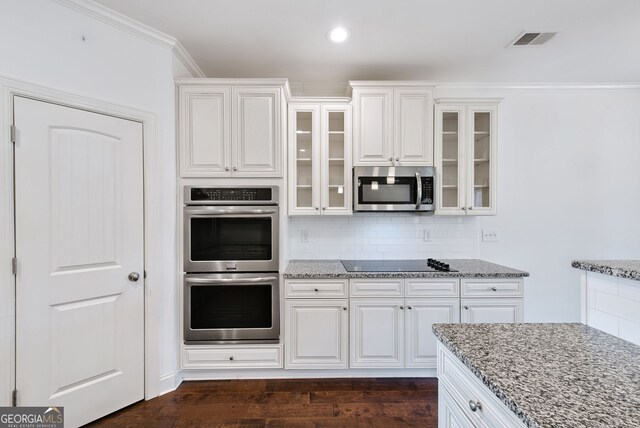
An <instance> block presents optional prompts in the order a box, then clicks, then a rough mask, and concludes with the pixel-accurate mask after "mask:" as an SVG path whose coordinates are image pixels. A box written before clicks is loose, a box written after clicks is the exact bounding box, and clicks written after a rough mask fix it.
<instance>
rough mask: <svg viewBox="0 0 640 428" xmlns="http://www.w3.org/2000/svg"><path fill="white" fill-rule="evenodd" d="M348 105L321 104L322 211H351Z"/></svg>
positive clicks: (336, 212) (338, 212)
mask: <svg viewBox="0 0 640 428" xmlns="http://www.w3.org/2000/svg"><path fill="white" fill-rule="evenodd" d="M350 108H351V107H350V106H349V105H335V106H334V105H325V106H323V107H322V120H323V125H322V129H323V141H322V143H323V151H322V153H323V155H322V162H323V165H322V174H321V175H322V186H323V189H322V213H323V214H327V215H338V214H351V212H352V209H351V205H352V202H351V191H350V189H351V168H350V164H351V157H350V155H351V132H350V126H351V110H350Z"/></svg>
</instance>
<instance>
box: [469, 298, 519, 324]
mask: <svg viewBox="0 0 640 428" xmlns="http://www.w3.org/2000/svg"><path fill="white" fill-rule="evenodd" d="M460 305H461V307H462V309H461V311H460V313H461V322H463V323H517V322H522V299H462V300H461V301H460Z"/></svg>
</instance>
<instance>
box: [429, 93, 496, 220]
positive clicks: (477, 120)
mask: <svg viewBox="0 0 640 428" xmlns="http://www.w3.org/2000/svg"><path fill="white" fill-rule="evenodd" d="M499 101H500V100H496V99H491V100H479V99H474V100H437V101H436V107H435V118H436V119H435V120H436V123H435V147H434V157H435V167H436V174H437V179H436V182H437V186H436V214H438V215H447V214H450V215H495V214H496V164H497V162H496V154H497V121H498V102H499Z"/></svg>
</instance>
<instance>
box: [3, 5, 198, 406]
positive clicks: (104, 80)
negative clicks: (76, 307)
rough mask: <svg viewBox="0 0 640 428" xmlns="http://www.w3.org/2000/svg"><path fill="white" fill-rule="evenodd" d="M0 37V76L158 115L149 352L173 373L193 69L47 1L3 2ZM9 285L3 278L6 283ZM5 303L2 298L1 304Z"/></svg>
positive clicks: (151, 45) (149, 44) (125, 34)
mask: <svg viewBox="0 0 640 428" xmlns="http://www.w3.org/2000/svg"><path fill="white" fill-rule="evenodd" d="M83 36H84V38H85V40H84V41H83V40H82V37H83ZM0 40H2V43H0V58H2V61H0V75H1V76H3V77H8V78H13V79H17V80H20V81H24V82H28V83H32V84H37V85H41V86H44V87H48V88H51V89H56V90H61V91H65V92H69V93H73V94H76V95H81V96H86V97H89V98H94V99H98V100H101V101H104V102H109V103H113V104H119V105H123V106H126V107H129V108H135V109H139V110H143V111H146V112H150V113H153V114H155V116H156V123H157V129H156V133H157V139H156V144H158V145H159V146H160V147H158V149H159V150H157V151H156V153H157V156H156V158H154V159H151V163H150V164H148V165H150V169H151V171H149V173H150V174H153V177H154V180H155V183H154V185H155V186H158V188H159V189H161V197H160V198H161V199H160V200H159V201H155V204H156V205H157V206H159V207H160V208H161V209H159V210H157V212H156V213H155V214H154V215H156V216H157V217H156V218H155V219H154V221H155V222H157V223H160V224H161V225H162V233H161V234H158V235H157V236H150V237H148V238H149V243H150V245H149V249H150V252H151V255H152V256H153V260H152V263H153V264H154V266H153V269H151V271H153V272H156V274H155V276H154V277H152V278H149V280H150V281H151V283H152V285H153V289H154V293H156V295H160V296H161V300H162V306H161V307H160V308H157V314H158V318H159V320H160V322H161V323H162V324H161V329H162V332H163V334H162V335H161V337H159V338H158V340H159V345H158V349H156V350H153V352H157V354H158V356H159V360H160V372H159V373H158V377H159V378H160V377H161V376H162V375H165V374H170V373H173V372H174V371H175V370H176V367H177V342H176V341H177V327H176V326H177V321H176V314H177V310H176V305H175V291H176V290H175V236H176V233H175V232H176V230H175V226H176V220H175V215H176V196H175V186H176V180H175V176H176V175H175V174H176V173H175V165H176V162H175V108H174V106H175V104H174V83H173V79H174V77H191V75H190V74H188V73H187V71H186V68H185V67H184V66H183V65H182V64H181V63H179V62H178V61H176V59H175V57H174V55H173V53H172V52H171V50H170V49H168V48H166V47H163V46H160V45H158V44H155V43H152V42H150V41H148V40H143V39H141V38H139V37H137V36H135V35H133V34H131V33H129V32H126V31H124V30H121V29H116V28H114V27H112V26H110V25H108V24H106V23H104V22H101V21H98V20H96V19H93V18H90V17H88V16H85V15H83V14H81V13H78V12H77V11H74V10H71V9H69V8H67V7H64V6H62V5H60V4H59V3H56V2H53V1H50V0H29V1H22V0H5V1H3V2H2V10H1V11H0ZM4 113H5V114H9V113H10V112H4ZM4 196H5V195H3V200H4ZM3 260H4V259H3ZM3 263H4V262H3ZM148 268H149V267H148ZM3 278H4V277H3ZM10 286H11V284H6V283H4V282H3V283H2V284H1V287H3V290H6V288H7V287H10ZM2 295H4V294H2ZM9 304H10V302H7V301H3V302H0V305H3V307H4V306H7V305H9ZM0 309H2V308H0ZM8 313H12V311H10V309H6V308H5V310H0V314H8ZM3 321H4V319H3ZM3 325H4V322H3ZM0 336H4V335H0ZM5 343H6V342H5V341H3V342H2V347H3V350H5V349H4V347H5ZM7 354H8V352H7V353H4V352H0V389H1V391H0V404H6V403H7V400H8V397H7V396H5V392H7V388H5V387H4V386H5V385H8V382H9V381H8V376H9V373H7V368H8V367H9V363H8V362H7V361H6V358H8V355H7Z"/></svg>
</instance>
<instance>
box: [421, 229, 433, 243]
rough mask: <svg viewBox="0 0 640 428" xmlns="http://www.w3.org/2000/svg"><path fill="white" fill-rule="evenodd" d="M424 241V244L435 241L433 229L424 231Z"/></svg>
mask: <svg viewBox="0 0 640 428" xmlns="http://www.w3.org/2000/svg"><path fill="white" fill-rule="evenodd" d="M422 240H423V241H424V242H431V241H432V240H433V239H432V237H431V229H422Z"/></svg>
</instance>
